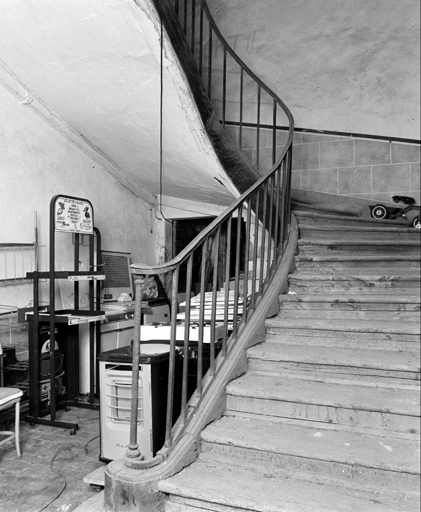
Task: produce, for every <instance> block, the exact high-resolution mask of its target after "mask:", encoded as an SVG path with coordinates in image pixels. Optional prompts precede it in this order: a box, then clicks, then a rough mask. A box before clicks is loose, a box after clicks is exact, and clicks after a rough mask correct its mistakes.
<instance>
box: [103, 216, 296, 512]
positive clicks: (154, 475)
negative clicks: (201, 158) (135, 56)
mask: <svg viewBox="0 0 421 512" xmlns="http://www.w3.org/2000/svg"><path fill="white" fill-rule="evenodd" d="M297 246H298V224H297V221H296V219H295V217H294V215H293V214H292V219H291V229H290V233H289V238H288V243H287V245H286V247H285V251H284V254H283V256H282V259H281V262H280V264H279V266H278V268H277V270H276V272H275V273H274V275H273V278H272V280H271V281H270V284H269V286H268V288H267V289H266V290H265V293H264V295H263V296H262V298H261V300H260V301H259V303H258V304H257V306H256V309H255V310H254V312H253V313H252V316H251V318H250V319H249V321H248V323H247V329H244V330H242V331H241V333H240V334H239V336H238V338H237V340H236V343H235V344H234V345H233V346H232V347H229V348H228V354H227V356H226V358H225V360H224V361H223V363H224V364H221V362H222V359H221V358H220V357H218V358H217V372H216V376H215V378H214V379H213V381H212V382H211V383H210V384H209V388H208V389H206V393H205V394H204V395H203V397H202V400H201V401H200V402H199V403H198V404H197V410H196V412H195V414H194V415H193V418H192V420H191V422H190V423H189V424H188V426H187V427H186V429H185V430H184V432H183V433H182V436H181V437H180V439H179V441H178V442H176V443H174V444H173V450H172V451H171V452H170V453H169V455H168V458H166V459H165V460H164V461H163V462H162V463H161V464H159V465H157V466H155V467H152V468H148V469H132V468H129V467H127V466H125V465H124V462H123V459H119V460H116V461H113V462H110V464H108V466H107V467H106V468H105V493H104V511H107V512H123V511H124V512H134V511H137V512H140V511H141V512H163V511H164V507H165V495H164V493H162V492H161V491H159V489H158V483H159V482H160V481H162V480H165V479H166V478H168V477H170V476H172V475H175V474H176V473H178V472H179V471H181V470H182V469H183V468H184V467H186V466H188V465H189V464H191V463H192V462H194V460H195V459H196V457H197V450H198V446H199V437H200V433H201V431H202V430H203V428H204V427H205V426H206V425H208V424H209V423H211V422H212V421H214V420H215V419H217V418H219V417H221V415H222V414H223V413H224V412H225V408H226V406H225V401H226V400H225V396H226V391H225V387H226V385H227V384H228V382H230V381H231V380H233V379H234V378H236V377H239V376H240V375H242V374H243V373H244V372H245V370H246V368H247V356H246V351H247V349H248V348H250V347H251V346H253V345H255V344H257V343H260V342H262V341H263V340H264V339H265V320H266V318H269V317H271V316H274V315H276V314H277V313H278V311H279V294H280V293H282V292H283V291H285V290H286V289H287V286H288V276H289V274H290V272H291V269H292V267H293V265H294V256H295V254H296V251H297Z"/></svg>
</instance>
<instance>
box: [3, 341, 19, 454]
mask: <svg viewBox="0 0 421 512" xmlns="http://www.w3.org/2000/svg"><path fill="white" fill-rule="evenodd" d="M2 355H3V351H2V348H1V344H0V360H1V356H2ZM22 395H23V392H22V390H20V389H18V388H4V387H0V411H3V410H5V409H9V408H10V407H13V406H15V430H14V431H12V430H0V436H6V438H5V439H2V440H1V441H0V446H2V445H3V444H5V443H7V442H8V441H13V439H14V440H15V445H16V453H17V456H18V459H20V458H21V453H20V445H19V420H20V399H21V397H22Z"/></svg>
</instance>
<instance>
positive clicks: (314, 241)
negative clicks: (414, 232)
mask: <svg viewBox="0 0 421 512" xmlns="http://www.w3.org/2000/svg"><path fill="white" fill-rule="evenodd" d="M298 245H299V246H300V245H322V246H325V245H350V246H356V245H364V246H369V245H370V246H376V247H377V246H379V247H382V246H385V247H390V246H399V247H400V248H402V246H407V247H417V248H418V247H420V245H421V241H418V240H417V241H413V240H367V239H366V238H361V239H355V238H354V239H352V240H348V239H346V238H344V239H340V238H333V239H326V238H305V237H303V238H300V239H299V240H298Z"/></svg>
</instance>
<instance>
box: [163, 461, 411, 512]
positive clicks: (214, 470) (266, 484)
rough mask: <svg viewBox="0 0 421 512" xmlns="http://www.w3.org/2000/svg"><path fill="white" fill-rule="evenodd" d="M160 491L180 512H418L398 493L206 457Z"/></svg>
mask: <svg viewBox="0 0 421 512" xmlns="http://www.w3.org/2000/svg"><path fill="white" fill-rule="evenodd" d="M335 484H336V485H335ZM159 489H160V491H161V492H165V493H169V494H170V495H171V501H172V500H174V501H175V502H176V503H177V502H180V508H170V510H174V511H177V512H179V511H180V512H181V511H185V512H189V511H190V510H191V511H192V512H194V511H197V512H199V511H201V510H203V511H204V510H208V511H219V512H231V511H232V512H247V511H250V512H251V511H254V512H354V511H355V510H360V511H364V512H396V510H397V507H399V510H401V511H406V512H415V511H416V512H418V508H417V507H418V500H417V498H416V497H413V498H412V499H411V500H407V501H403V497H402V496H401V495H399V494H398V495H397V496H393V495H391V493H390V492H388V491H387V490H383V491H382V490H379V489H373V488H368V487H367V485H364V486H356V485H353V486H352V485H348V486H343V485H342V486H340V485H337V483H336V482H334V481H332V480H329V479H322V478H315V477H313V478H311V479H310V478H308V477H306V475H303V474H302V473H301V474H300V473H299V472H297V471H295V472H294V475H293V477H291V474H290V473H288V472H285V471H283V470H282V469H280V468H279V467H276V466H274V465H273V464H270V463H269V462H267V463H265V464H262V463H260V464H256V463H254V464H250V463H245V462H244V461H239V460H238V459H236V458H234V457H228V456H213V455H211V456H209V455H207V454H202V455H201V456H200V457H199V459H198V460H197V462H195V463H194V464H192V465H191V466H189V467H187V468H185V469H184V470H183V471H181V472H180V473H178V474H177V475H175V476H173V477H171V478H168V479H166V480H163V481H161V482H160V483H159ZM180 497H181V499H180ZM263 497H264V499H262V498H263ZM195 504H197V508H196V506H195ZM189 505H191V508H190V507H189Z"/></svg>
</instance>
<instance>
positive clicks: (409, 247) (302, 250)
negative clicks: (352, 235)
mask: <svg viewBox="0 0 421 512" xmlns="http://www.w3.org/2000/svg"><path fill="white" fill-rule="evenodd" d="M344 252H348V253H350V254H358V255H370V254H372V255H378V254H379V253H389V254H390V253H392V254H408V255H417V256H419V254H420V242H419V241H415V242H414V241H412V240H401V241H399V243H397V242H396V241H395V240H393V241H390V240H364V239H362V240H361V239H355V240H327V239H306V238H303V239H301V238H300V239H299V240H298V254H299V255H300V256H301V255H307V254H320V255H322V254H341V253H344Z"/></svg>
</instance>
